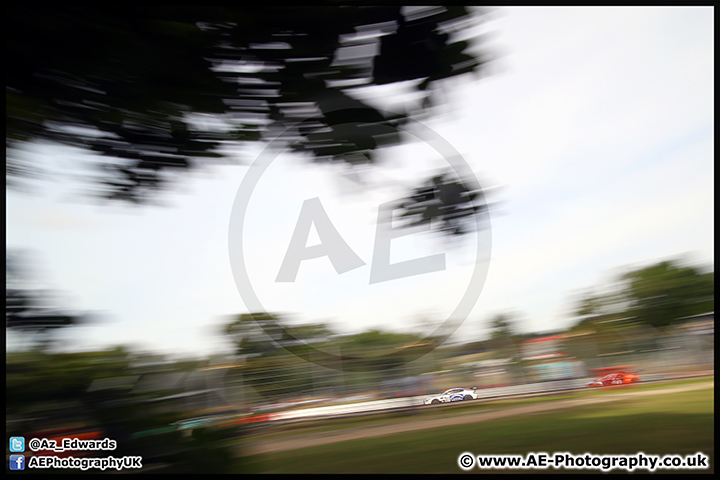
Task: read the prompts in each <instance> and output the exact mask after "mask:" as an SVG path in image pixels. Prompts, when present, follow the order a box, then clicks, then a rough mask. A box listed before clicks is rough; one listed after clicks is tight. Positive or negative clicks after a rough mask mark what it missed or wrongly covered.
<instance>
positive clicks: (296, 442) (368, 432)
mask: <svg viewBox="0 0 720 480" xmlns="http://www.w3.org/2000/svg"><path fill="white" fill-rule="evenodd" d="M706 388H713V389H714V388H715V382H714V381H713V382H711V383H710V382H709V383H701V384H692V385H678V386H668V387H666V388H657V389H652V390H641V391H635V392H633V391H627V390H623V391H618V392H617V393H608V394H606V395H600V396H589V397H582V398H576V399H567V400H556V401H548V402H541V403H534V404H531V405H521V406H517V407H505V408H499V409H497V410H493V411H483V412H477V413H473V412H467V411H464V412H463V413H462V414H457V415H454V416H452V415H448V416H443V417H442V418H432V419H422V418H408V419H407V420H400V421H396V422H393V423H392V424H391V425H378V426H368V427H351V428H346V429H342V430H337V431H324V432H308V433H302V432H299V433H297V434H294V435H292V436H290V437H287V438H270V437H267V436H265V437H266V438H263V437H264V436H258V437H256V438H254V439H252V440H251V442H250V444H249V445H246V446H245V447H244V450H243V452H242V455H261V454H270V453H278V452H284V451H288V450H297V449H301V448H308V447H316V446H320V445H327V444H330V443H337V442H345V441H348V440H358V439H368V438H376V437H382V436H388V435H396V434H399V433H408V432H414V431H418V430H424V429H428V428H438V427H447V426H453V425H465V424H468V423H477V422H484V421H487V420H493V419H496V418H503V417H512V416H518V415H527V414H532V413H542V412H549V411H554V410H561V409H566V408H572V407H577V406H581V405H596V404H601V403H610V402H614V401H617V400H623V399H627V398H630V397H633V398H635V397H645V396H650V395H662V394H665V393H676V392H687V391H692V390H699V389H706ZM448 406H449V405H448ZM444 407H446V406H445V405H437V406H429V405H428V406H425V407H419V408H444Z"/></svg>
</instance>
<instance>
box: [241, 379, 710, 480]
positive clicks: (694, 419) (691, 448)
mask: <svg viewBox="0 0 720 480" xmlns="http://www.w3.org/2000/svg"><path fill="white" fill-rule="evenodd" d="M704 381H705V382H712V381H713V380H712V379H710V380H704ZM696 382H703V380H699V381H694V382H682V384H687V383H696ZM678 384H680V383H678ZM667 385H668V384H665V386H667ZM658 387H659V386H655V385H652V386H651V385H648V386H647V387H645V389H646V390H652V389H656V388H658ZM614 393H618V392H617V391H615V392H614ZM607 394H608V392H606V391H599V392H592V393H587V392H582V393H578V394H571V395H570V396H571V397H573V398H583V397H585V396H588V395H600V396H602V395H607ZM558 397H560V398H568V395H561V396H558ZM557 400H558V398H553V399H548V398H544V399H522V400H511V401H504V402H493V403H492V405H490V404H488V405H484V406H480V405H478V406H477V407H475V408H491V407H492V408H501V407H503V406H513V405H517V404H519V403H520V402H524V403H533V402H549V401H557ZM464 408H465V409H467V408H471V407H470V406H468V407H464ZM436 410H437V411H436V412H432V414H433V415H437V416H440V415H446V414H448V413H449V411H448V412H440V410H442V409H436ZM480 411H481V410H480ZM453 414H461V412H460V411H459V410H458V411H457V412H453ZM423 417H424V414H423ZM397 421H398V420H397V419H396V418H375V419H370V420H365V421H362V420H354V421H352V422H347V423H345V424H334V425H333V431H338V430H340V431H342V430H343V429H344V428H350V427H351V426H357V425H358V424H362V425H365V426H367V425H371V424H373V425H382V424H387V423H390V424H392V422H397ZM405 421H407V420H405ZM713 425H714V388H704V389H698V390H692V391H687V392H678V393H664V394H659V395H651V396H642V397H629V396H628V397H627V398H621V399H618V400H616V401H613V402H612V403H602V404H596V405H585V406H576V407H572V408H567V409H564V410H561V411H550V412H543V413H537V414H525V415H522V416H515V417H509V418H498V419H494V420H488V421H483V422H478V423H468V424H465V425H455V426H446V427H438V428H430V429H425V430H419V431H416V432H411V433H400V434H395V435H388V436H384V437H377V438H369V439H360V440H349V441H343V442H338V443H334V444H329V445H323V446H317V447H311V448H301V449H296V450H290V451H286V452H279V453H273V454H266V455H253V456H248V457H244V458H241V459H238V461H237V464H236V465H235V466H234V469H235V470H236V471H237V472H238V473H462V470H461V469H460V468H459V467H458V465H457V460H458V456H459V455H460V454H461V453H463V452H470V453H472V454H474V455H482V454H485V455H490V454H521V455H526V454H528V453H530V452H533V453H538V452H546V453H548V454H553V453H557V452H569V453H572V454H575V455H580V454H585V453H591V454H637V453H638V452H643V453H645V454H657V455H663V454H680V455H688V454H695V453H697V452H702V453H703V454H705V455H707V456H708V457H709V458H710V462H709V468H708V469H707V470H661V471H663V472H674V473H690V472H695V473H712V472H713V471H714V426H713ZM326 427H327V425H326ZM314 428H315V429H317V428H322V424H318V425H316V426H315V427H314ZM328 434H329V435H330V434H332V432H328ZM298 436H299V435H298ZM471 472H473V473H491V472H492V471H488V470H484V471H481V470H478V469H474V470H471ZM501 472H504V473H520V472H521V471H520V470H501ZM530 472H531V473H559V471H558V470H554V469H548V470H530ZM566 472H567V473H601V472H600V470H567V471H566ZM615 472H618V473H623V472H624V470H615ZM644 472H647V470H636V471H635V473H644Z"/></svg>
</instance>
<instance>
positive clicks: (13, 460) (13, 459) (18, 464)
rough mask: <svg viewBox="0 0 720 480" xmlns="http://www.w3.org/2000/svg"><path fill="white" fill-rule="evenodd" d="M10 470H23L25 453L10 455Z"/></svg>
mask: <svg viewBox="0 0 720 480" xmlns="http://www.w3.org/2000/svg"><path fill="white" fill-rule="evenodd" d="M10 470H25V455H10Z"/></svg>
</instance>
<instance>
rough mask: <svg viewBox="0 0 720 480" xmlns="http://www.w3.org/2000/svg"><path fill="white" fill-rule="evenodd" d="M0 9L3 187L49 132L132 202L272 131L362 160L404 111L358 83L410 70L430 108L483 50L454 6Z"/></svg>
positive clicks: (318, 153) (104, 188) (297, 144)
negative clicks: (0, 17) (26, 148)
mask: <svg viewBox="0 0 720 480" xmlns="http://www.w3.org/2000/svg"><path fill="white" fill-rule="evenodd" d="M6 12H7V17H6V29H7V33H6V40H7V48H6V52H7V56H6V66H7V68H6V72H7V73H6V89H5V92H6V153H7V155H6V157H7V160H6V178H7V182H8V184H12V183H16V182H17V181H19V180H20V179H22V178H23V177H25V176H37V175H38V173H39V172H38V166H37V165H32V164H31V163H28V161H27V160H26V159H25V158H23V156H22V155H21V154H19V152H18V149H17V147H19V146H22V145H23V144H25V143H27V142H33V141H49V142H53V143H59V144H64V145H71V146H75V147H80V148H83V149H86V150H88V151H90V152H92V153H94V154H97V155H99V156H102V157H105V158H107V161H101V162H99V164H98V165H97V167H98V169H97V170H98V172H99V173H98V177H97V178H95V179H94V181H95V182H97V183H99V187H100V188H99V193H98V195H100V196H102V197H104V198H110V199H119V200H123V201H130V202H137V203H146V202H147V201H148V200H149V199H150V198H152V197H153V196H154V195H156V194H157V192H158V190H159V189H160V188H162V187H163V186H165V185H166V184H167V182H168V172H184V171H189V170H192V169H194V168H197V167H198V166H201V165H205V164H208V162H210V161H217V160H218V159H221V158H223V154H222V153H221V147H223V146H226V145H228V144H238V143H240V144H242V143H243V142H254V141H259V140H269V139H272V138H274V137H275V136H276V135H278V134H281V135H284V138H285V140H286V141H287V144H288V145H290V146H291V148H292V149H294V150H296V151H300V152H307V153H310V154H311V157H312V158H313V159H315V160H317V161H329V162H339V163H342V164H350V165H357V164H360V163H362V164H374V163H375V162H376V160H377V156H376V152H377V149H378V148H379V147H381V146H382V145H392V144H397V143H399V142H400V141H401V138H400V133H401V129H402V126H403V124H404V123H405V122H406V120H407V115H408V114H409V113H410V112H402V113H400V114H386V113H383V112H381V111H379V110H377V109H375V108H373V107H371V106H369V105H367V104H366V103H364V102H362V101H359V100H356V99H354V98H353V97H352V94H351V93H352V90H353V89H354V88H358V87H363V86H371V85H384V84H390V83H397V82H410V81H414V85H415V86H414V87H412V88H414V89H415V90H416V91H418V92H422V93H423V95H425V100H424V102H423V105H424V109H426V108H427V107H428V106H431V105H432V103H433V101H434V100H433V98H434V97H433V89H431V88H429V87H430V86H431V85H432V84H433V83H434V82H438V81H441V80H443V79H447V78H450V77H456V76H459V75H464V74H467V73H471V72H479V71H482V70H483V68H482V67H483V66H484V65H485V63H486V62H487V57H486V56H485V55H484V54H482V55H480V54H477V53H469V52H470V51H469V47H470V46H471V43H470V42H469V41H468V40H464V39H462V36H460V37H456V34H458V33H463V32H467V31H468V28H469V27H470V26H472V24H473V23H474V22H475V21H476V20H477V19H478V18H480V17H481V15H480V14H479V12H480V11H478V12H474V11H473V12H471V11H469V10H468V9H466V8H464V7H413V8H407V7H402V8H401V7H398V6H389V7H361V6H350V7H339V6H333V7H288V6H284V7H280V8H278V7H268V6H253V7H252V8H247V7H245V8H239V7H145V6H131V7H126V6H123V7H117V6H110V7H67V6H55V7H53V6H51V7H43V8H37V7H32V6H30V7H28V6H10V7H8V8H7V9H6ZM480 13H481V12H480ZM421 110H422V109H421ZM454 183H455V184H456V185H461V186H462V182H461V181H459V182H458V181H455V182H454ZM429 212H430V211H429V210H427V209H426V210H424V214H425V215H427V214H428V213H429ZM451 230H453V228H451Z"/></svg>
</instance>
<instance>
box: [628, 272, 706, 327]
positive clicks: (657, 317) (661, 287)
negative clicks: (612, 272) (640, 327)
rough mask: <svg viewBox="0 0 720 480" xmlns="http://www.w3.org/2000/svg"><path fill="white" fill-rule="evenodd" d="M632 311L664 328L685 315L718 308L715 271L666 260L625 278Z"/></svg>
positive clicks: (639, 317)
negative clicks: (706, 270) (702, 269)
mask: <svg viewBox="0 0 720 480" xmlns="http://www.w3.org/2000/svg"><path fill="white" fill-rule="evenodd" d="M622 279H623V280H624V281H625V282H626V286H627V290H626V296H627V299H628V301H629V302H630V308H629V311H628V313H630V314H631V315H632V316H633V317H635V318H636V319H637V320H639V321H640V322H642V323H645V324H647V325H651V326H653V327H664V326H667V325H670V324H671V323H673V322H675V321H678V320H680V319H682V318H684V317H689V316H692V315H699V314H703V313H708V312H713V311H714V310H715V273H714V272H705V273H704V272H702V271H701V270H699V269H697V268H694V267H690V266H683V265H681V264H679V263H678V262H674V261H665V262H660V263H658V264H655V265H651V266H649V267H646V268H641V269H638V270H634V271H631V272H629V273H627V274H625V275H624V276H623V278H622Z"/></svg>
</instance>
